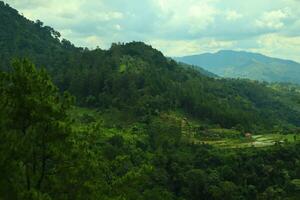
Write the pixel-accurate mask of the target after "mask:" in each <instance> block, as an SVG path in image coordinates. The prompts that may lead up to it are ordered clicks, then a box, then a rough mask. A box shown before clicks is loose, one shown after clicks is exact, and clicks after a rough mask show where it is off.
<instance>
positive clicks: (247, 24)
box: [4, 0, 300, 60]
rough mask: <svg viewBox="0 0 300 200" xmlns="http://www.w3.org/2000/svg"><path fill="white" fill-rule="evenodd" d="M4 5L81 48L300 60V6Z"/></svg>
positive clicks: (70, 1) (283, 1) (287, 2)
mask: <svg viewBox="0 0 300 200" xmlns="http://www.w3.org/2000/svg"><path fill="white" fill-rule="evenodd" d="M4 1H5V2H8V3H10V4H11V5H12V6H13V7H15V8H16V9H18V10H19V11H20V13H23V14H24V15H25V16H26V17H28V18H30V19H32V20H37V19H40V20H41V21H43V22H44V23H45V24H46V25H49V26H52V27H54V28H55V29H57V30H58V31H60V32H61V33H62V36H63V37H66V38H67V39H69V40H70V41H72V42H73V43H75V44H76V45H79V46H87V47H90V48H94V47H96V46H98V45H99V46H100V47H101V48H107V47H109V46H110V43H112V42H118V41H120V42H127V41H132V40H136V41H137V40H141V41H145V42H149V43H151V44H154V46H155V47H157V48H158V49H160V50H162V51H163V52H164V53H165V54H166V55H168V56H174V55H185V54H194V53H200V52H204V51H216V50H218V49H222V48H226V49H229V48H230V49H241V50H257V51H261V52H266V53H268V55H276V56H278V55H279V57H293V58H295V59H297V60H300V58H297V56H296V55H295V54H296V53H295V52H299V48H298V46H297V45H294V44H298V36H300V26H299V25H300V1H298V0H280V1H274V0H264V1H261V0H252V1H249V2H247V4H246V3H245V2H243V1H236V0H226V1H221V0H143V1H141V0H130V1H128V0H64V1H61V0H4ZM295 38H297V39H295ZM276 40H278V41H276ZM271 44H272V45H271ZM268 48H270V50H269V52H267V49H268ZM271 48H273V49H274V51H272V49H271ZM275 49H277V50H276V51H275ZM280 49H282V56H280ZM288 52H289V53H288ZM289 55H292V56H289Z"/></svg>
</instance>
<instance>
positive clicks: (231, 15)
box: [225, 10, 243, 21]
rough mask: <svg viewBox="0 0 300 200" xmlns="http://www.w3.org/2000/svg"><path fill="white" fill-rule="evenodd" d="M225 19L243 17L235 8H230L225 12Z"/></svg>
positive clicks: (232, 19)
mask: <svg viewBox="0 0 300 200" xmlns="http://www.w3.org/2000/svg"><path fill="white" fill-rule="evenodd" d="M225 17H226V20H228V21H236V20H238V19H240V18H242V17H243V15H242V14H240V13H238V12H237V11H235V10H230V11H227V12H226V13H225Z"/></svg>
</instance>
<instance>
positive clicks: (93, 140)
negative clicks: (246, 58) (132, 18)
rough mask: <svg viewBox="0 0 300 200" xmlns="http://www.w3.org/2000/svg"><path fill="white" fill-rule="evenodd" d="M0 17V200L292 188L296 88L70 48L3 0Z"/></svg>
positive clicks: (299, 155) (144, 51)
mask: <svg viewBox="0 0 300 200" xmlns="http://www.w3.org/2000/svg"><path fill="white" fill-rule="evenodd" d="M0 21H1V22H3V23H0V27H1V29H0V37H1V38H4V40H1V44H0V49H1V53H0V55H1V58H3V59H1V61H0V66H1V69H2V70H1V71H0V95H1V98H0V138H1V140H0V199H3V200H6V199H7V200H10V199H28V200H32V199H33V200H51V199H53V200H54V199H55V200H56V199H59V200H68V199H76V200H81V199H82V200H86V199H91V200H94V199H103V200H121V199H122V200H125V199H126V200H150V199H151V200H152V199H154V200H194V199H195V200H196V199H197V200H198V199H251V200H252V199H263V200H268V199H298V198H299V195H300V194H299V179H300V143H299V140H300V135H299V126H300V110H299V109H298V108H299V98H298V97H299V96H298V95H299V93H298V91H297V90H295V91H294V90H290V91H289V92H287V91H286V90H285V89H283V88H282V87H284V86H277V85H268V84H266V83H259V82H253V81H246V80H231V79H224V80H221V79H215V78H213V77H211V76H207V74H206V75H205V73H203V72H201V71H199V70H196V69H194V68H193V67H189V66H186V65H184V66H183V65H181V64H177V63H176V62H174V61H173V60H170V59H167V58H165V57H164V56H163V54H162V53H161V52H159V51H157V50H155V49H153V48H152V47H151V46H148V45H145V44H144V43H141V42H132V43H128V44H113V45H112V47H111V48H110V49H109V50H101V49H96V50H88V49H83V48H77V47H74V46H73V45H72V44H71V43H70V42H68V41H66V40H62V41H60V40H59V33H57V32H56V31H54V30H53V29H52V28H50V27H44V26H43V25H42V24H41V22H39V21H38V22H35V23H34V22H31V21H28V20H27V19H25V18H24V17H22V16H20V15H19V14H18V12H17V11H15V10H13V9H12V8H10V7H9V6H8V5H5V4H4V3H2V2H0ZM24 56H25V57H28V58H29V59H30V60H32V61H33V62H34V63H37V64H38V66H44V67H45V69H44V68H36V67H35V65H34V64H33V63H32V62H31V61H29V60H28V59H16V60H14V61H13V62H12V64H11V65H10V64H9V62H10V61H11V59H12V58H14V57H24ZM9 66H11V67H9ZM48 73H49V74H48ZM75 99H76V101H75ZM250 133H251V134H252V135H251V137H248V136H247V134H250ZM298 137H299V138H298ZM257 147H261V148H257Z"/></svg>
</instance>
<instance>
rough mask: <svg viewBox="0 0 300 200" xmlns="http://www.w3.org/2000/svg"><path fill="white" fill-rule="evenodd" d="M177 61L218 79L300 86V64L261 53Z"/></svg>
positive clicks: (223, 53)
mask: <svg viewBox="0 0 300 200" xmlns="http://www.w3.org/2000/svg"><path fill="white" fill-rule="evenodd" d="M174 59H175V60H177V61H180V62H184V63H187V64H192V65H196V66H200V67H202V68H204V69H205V70H208V71H211V72H212V73H215V74H217V75H219V76H223V77H227V78H248V79H253V80H259V81H267V82H291V83H297V84H300V77H298V76H297V74H299V73H300V63H298V62H296V61H293V60H288V59H280V58H274V57H269V56H265V55H263V54H260V53H253V52H247V51H234V50H220V51H218V52H216V53H204V54H196V55H190V56H183V57H175V58H174Z"/></svg>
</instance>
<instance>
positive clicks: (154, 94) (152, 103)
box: [0, 3, 300, 129]
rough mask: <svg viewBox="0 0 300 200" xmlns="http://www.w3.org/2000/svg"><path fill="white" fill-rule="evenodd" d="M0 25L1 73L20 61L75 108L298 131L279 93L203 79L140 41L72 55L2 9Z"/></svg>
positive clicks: (51, 35) (296, 116)
mask: <svg viewBox="0 0 300 200" xmlns="http://www.w3.org/2000/svg"><path fill="white" fill-rule="evenodd" d="M0 20H1V24H0V26H1V29H0V31H1V32H0V38H1V47H0V51H1V55H0V56H1V58H2V59H1V66H2V67H3V68H5V67H7V65H8V63H9V61H10V60H11V59H12V58H15V57H27V58H29V59H30V60H32V61H33V62H34V63H36V64H37V65H38V66H45V67H46V68H47V69H48V71H49V72H50V74H51V75H52V78H53V80H54V82H55V83H56V85H58V87H59V88H60V89H61V90H62V91H69V92H71V94H73V95H75V96H76V97H77V102H78V104H80V105H83V106H88V107H96V108H99V109H101V110H107V109H111V108H114V109H117V110H119V111H120V112H121V113H122V115H126V116H125V117H124V118H125V119H132V121H136V120H146V121H147V119H149V116H152V115H156V114H158V113H160V112H163V111H170V110H172V111H183V112H184V113H185V114H186V115H187V116H192V117H194V118H196V119H200V120H204V121H207V122H209V123H214V124H219V125H221V126H222V127H228V128H231V127H233V126H243V127H245V128H246V129H253V128H257V127H259V128H263V129H265V128H268V129H272V128H273V127H274V126H275V125H278V124H281V125H284V126H285V125H286V126H289V125H292V126H297V125H300V113H299V111H297V109H295V107H297V106H299V102H297V101H296V100H295V99H291V100H289V101H282V100H281V99H280V98H278V96H279V95H280V91H275V90H273V89H271V88H269V87H266V85H264V84H262V83H258V82H252V81H245V80H229V79H222V80H217V79H214V78H210V77H207V76H206V75H203V74H202V73H201V72H199V71H197V70H194V69H192V68H190V67H186V66H185V67H182V66H181V65H180V64H177V63H176V62H174V61H173V60H170V59H167V58H166V57H164V55H163V54H162V53H161V52H159V51H158V50H156V49H153V48H152V47H151V46H149V45H145V44H144V43H142V42H131V43H128V44H112V46H111V48H110V49H109V50H101V49H95V50H88V49H86V48H85V49H84V48H77V47H75V46H74V45H72V44H71V43H70V42H68V41H67V40H64V39H63V40H60V39H59V36H60V35H59V33H58V32H57V31H55V30H53V29H52V28H51V27H48V26H43V24H42V23H41V22H40V21H38V22H35V23H34V22H31V21H29V20H27V19H26V18H24V17H22V16H21V15H19V14H18V12H17V11H16V10H14V9H12V8H10V7H9V6H7V5H5V4H4V3H0ZM287 102H288V103H287Z"/></svg>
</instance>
